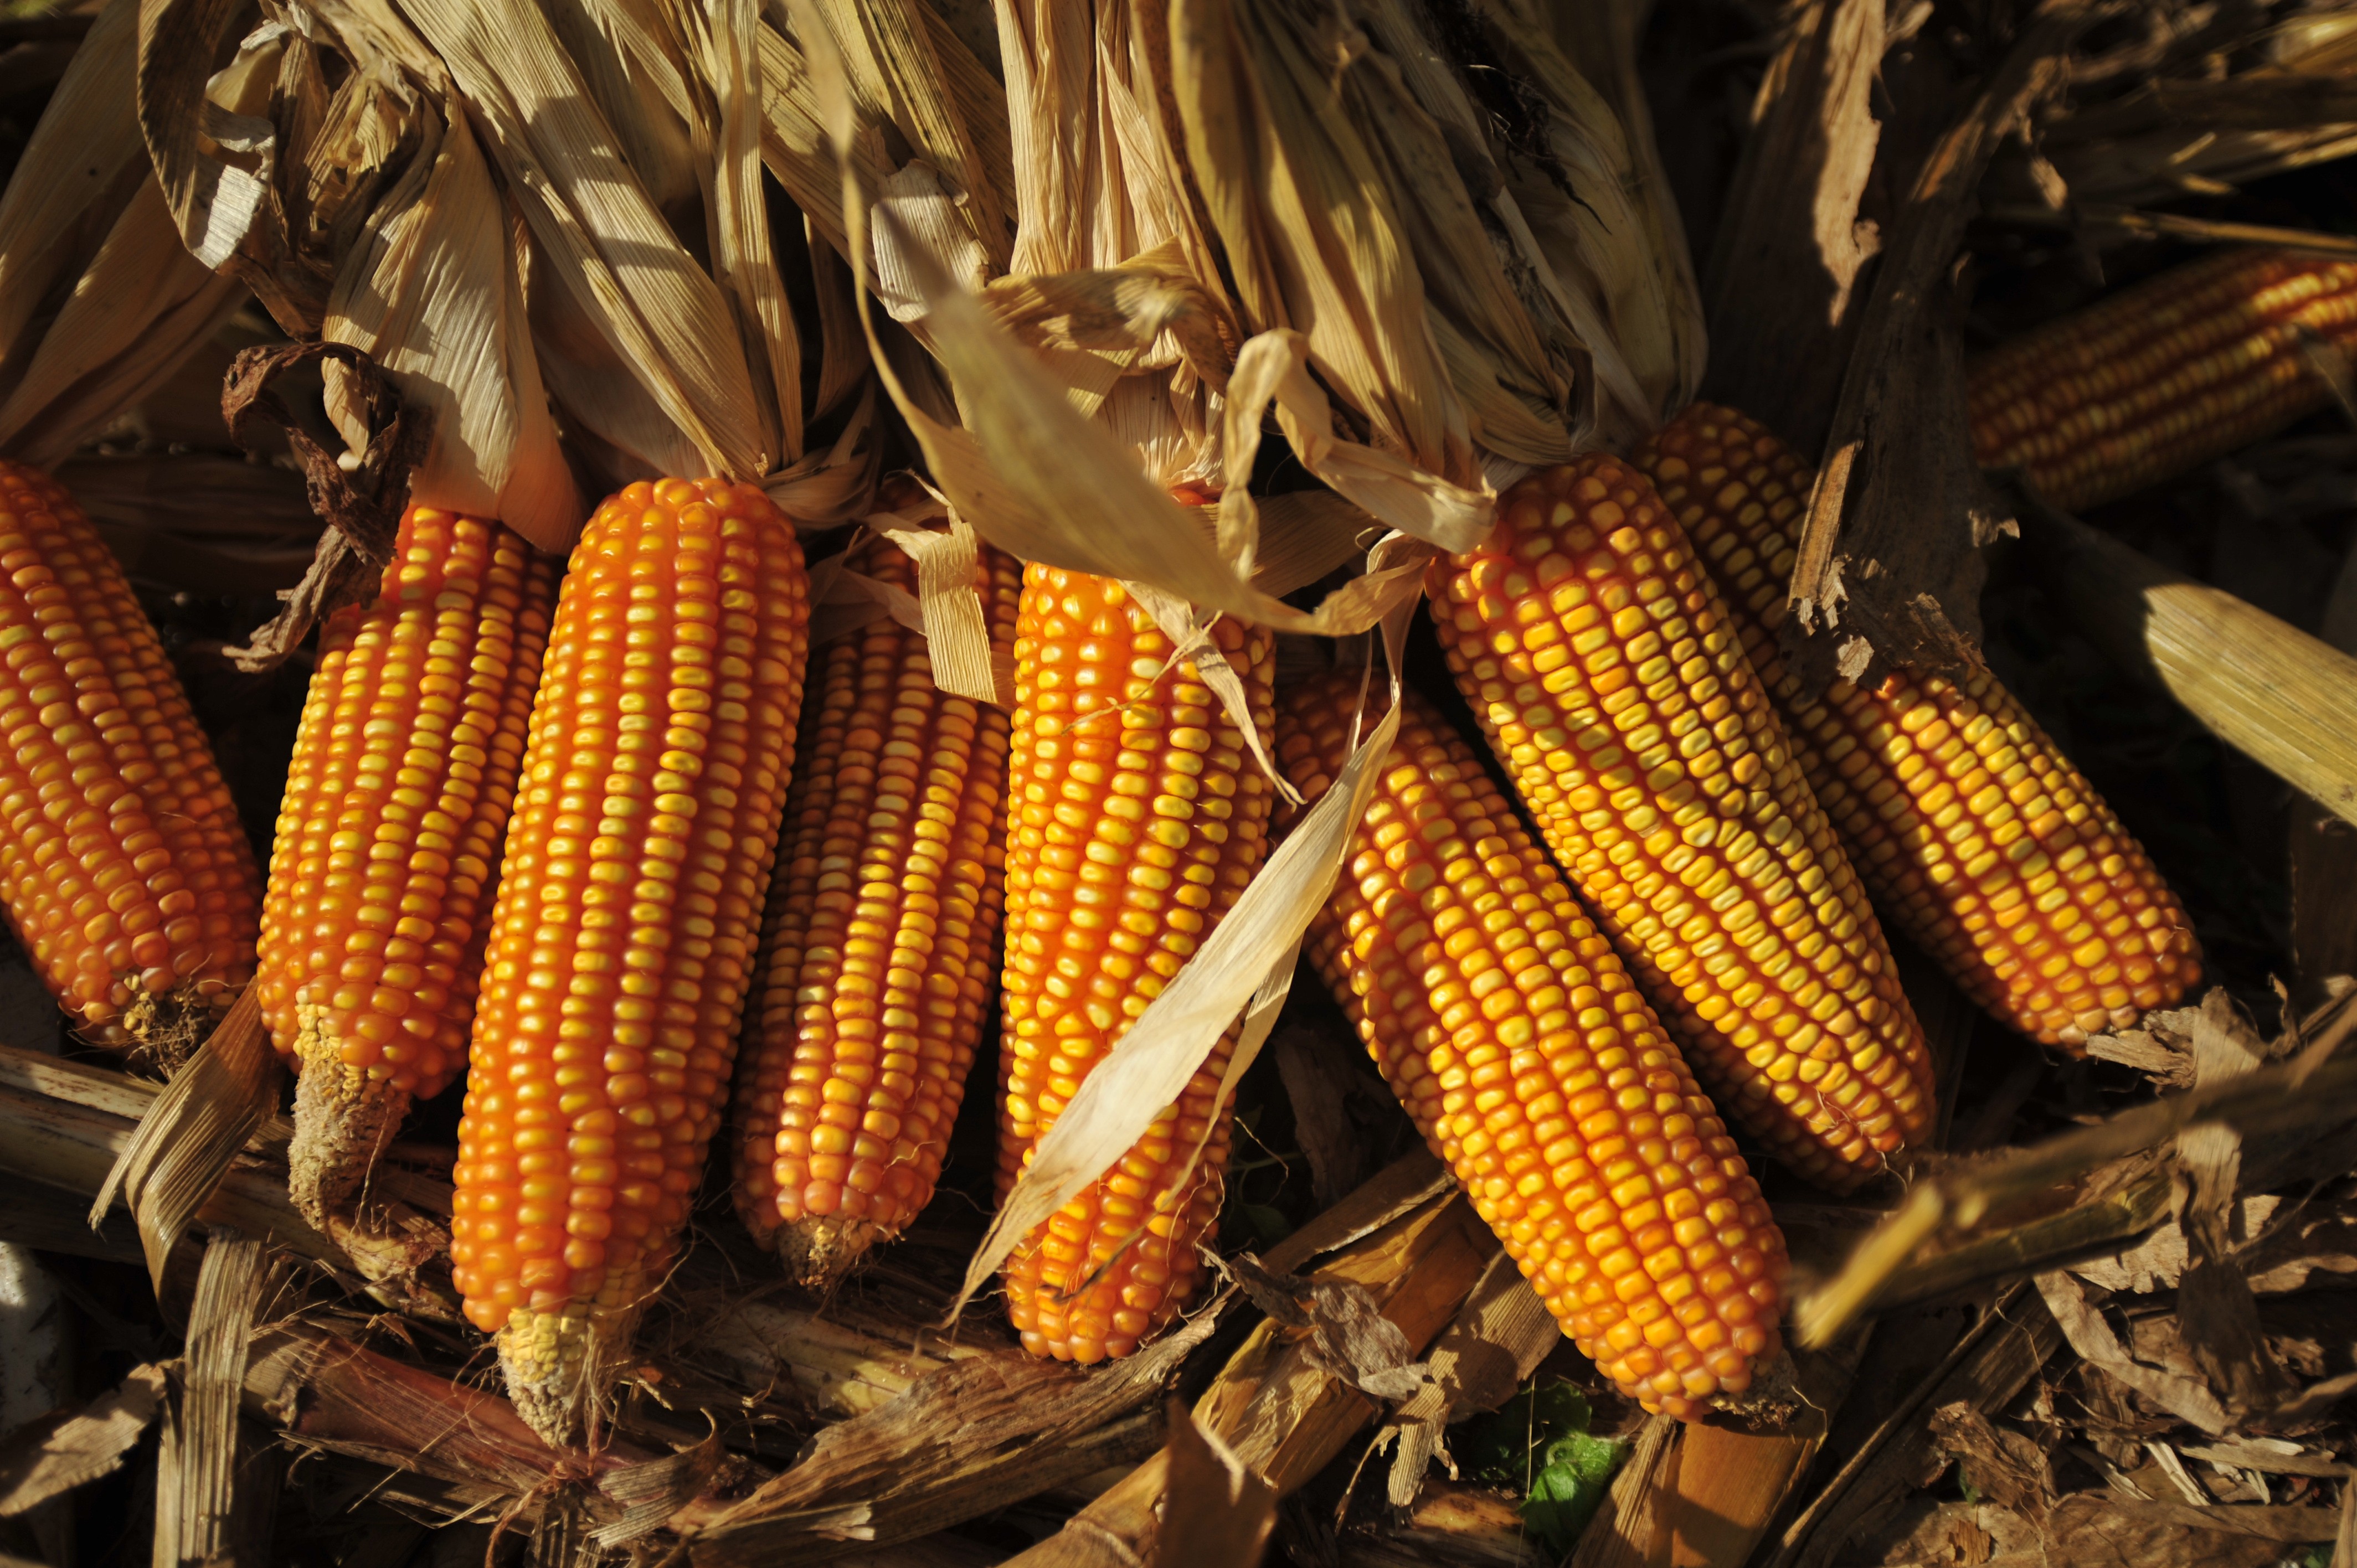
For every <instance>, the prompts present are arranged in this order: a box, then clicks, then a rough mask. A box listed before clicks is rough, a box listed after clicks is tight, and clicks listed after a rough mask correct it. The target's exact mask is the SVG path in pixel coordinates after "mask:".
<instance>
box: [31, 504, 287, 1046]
mask: <svg viewBox="0 0 2357 1568" xmlns="http://www.w3.org/2000/svg"><path fill="white" fill-rule="evenodd" d="M0 574H5V575H0V654H5V663H0V725H5V734H6V736H7V743H8V744H7V752H6V757H7V762H8V767H7V769H6V778H5V793H0V820H5V823H6V829H7V833H8V838H9V843H8V851H9V853H8V854H5V856H0V898H5V903H6V906H7V911H8V922H9V925H10V927H11V929H13V930H14V931H15V932H16V938H17V940H18V941H19V942H20V943H22V944H23V946H24V949H25V950H26V952H27V954H29V955H30V956H31V958H32V961H33V965H34V968H35V969H37V970H38V972H39V973H40V976H41V979H42V980H43V981H44V982H45V983H47V984H48V988H49V991H50V993H51V994H52V995H54V996H56V997H57V999H58V1001H59V1004H61V1005H62V1006H63V1007H64V1008H65V1010H66V1012H67V1013H68V1014H69V1015H70V1016H71V1017H72V1018H73V1019H74V1021H75V1023H76V1025H77V1026H79V1027H80V1029H81V1033H82V1034H83V1035H84V1036H87V1037H88V1038H90V1039H91V1040H93V1041H95V1042H96V1043H98V1044H101V1045H106V1046H113V1047H117V1048H119V1049H132V1050H135V1051H137V1052H138V1053H139V1054H141V1055H143V1056H145V1057H146V1058H149V1059H150V1060H151V1061H153V1062H155V1063H156V1064H157V1065H159V1066H162V1067H166V1068H171V1067H177V1066H178V1064H179V1062H180V1061H181V1060H182V1059H183V1058H186V1057H188V1055H189V1054H190V1053H191V1052H193V1051H194V1050H195V1049H196V1048H197V1047H198V1046H199V1045H200V1044H202V1043H203V1041H204V1038H205V1036H207V1035H209V1034H210V1033H211V1031H212V1026H213V1025H214V1024H215V1023H216V1022H218V1021H219V1018H220V1016H221V1014H222V1013H224V1012H226V1011H227V1010H228V1007H229V1005H230V1004H231V1002H232V1001H233V1000H234V999H235V998H236V996H237V994H238V993H239V992H240V991H242V989H243V988H244V986H245V983H246V982H247V981H248V980H250V979H251V978H252V977H253V949H254V936H255V931H256V929H257V926H258V924H259V919H260V913H261V906H262V875H261V871H260V869H259V868H258V867H257V866H256V865H255V864H254V859H253V846H252V845H251V844H249V843H247V842H246V837H245V832H244V829H243V828H242V826H241V825H240V824H239V822H238V820H237V811H236V809H235V807H234V806H233V805H232V804H231V800H230V794H229V787H228V786H227V785H226V784H225V783H224V782H223V781H222V779H221V769H220V768H219V766H218V765H217V764H216V763H215V762H214V760H213V754H212V747H211V746H210V744H209V743H208V742H207V740H206V739H205V735H204V731H203V730H201V729H200V728H199V727H198V725H197V721H196V716H195V714H194V713H193V712H192V711H191V710H190V709H189V706H188V695H187V693H185V692H183V691H182V690H181V688H180V681H179V677H178V675H177V674H176V673H175V672H174V671H173V669H172V665H171V661H170V660H168V659H167V657H166V656H165V653H164V647H163V644H162V642H161V641H160V640H159V639H157V638H156V628H155V627H154V626H152V625H151V624H150V623H149V622H148V619H147V617H146V614H145V611H143V610H142V609H141V608H140V607H139V601H138V600H137V598H135V596H133V594H132V592H131V585H130V583H129V581H128V580H127V579H125V578H124V575H123V569H122V567H121V566H120V565H118V564H116V562H115V559H114V556H113V552H111V551H109V550H108V549H107V547H106V544H105V542H104V541H102V540H101V539H100V538H99V536H98V533H97V531H96V530H94V529H92V528H91V525H90V521H89V519H88V518H86V517H85V516H84V515H83V514H82V510H81V507H80V506H78V505H76V504H75V502H74V500H73V498H72V497H70V495H68V494H67V493H66V491H65V489H64V487H62V486H60V485H59V483H58V482H57V481H56V480H55V479H52V478H49V476H48V475H47V474H45V473H43V472H42V471H40V470H39V469H38V468H35V467H30V466H28V465H26V464H22V463H10V462H0Z"/></svg>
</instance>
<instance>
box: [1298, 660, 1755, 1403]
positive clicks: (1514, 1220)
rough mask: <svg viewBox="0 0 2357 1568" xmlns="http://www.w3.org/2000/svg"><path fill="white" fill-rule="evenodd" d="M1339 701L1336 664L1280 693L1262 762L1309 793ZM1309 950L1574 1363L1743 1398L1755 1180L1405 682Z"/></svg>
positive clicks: (1540, 863) (1532, 853)
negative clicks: (1402, 700)
mask: <svg viewBox="0 0 2357 1568" xmlns="http://www.w3.org/2000/svg"><path fill="white" fill-rule="evenodd" d="M1358 702H1359V680H1358V678H1357V676H1355V675H1352V674H1348V673H1341V674H1337V675H1332V676H1327V677H1323V678H1320V679H1318V680H1316V681H1313V682H1306V683H1304V684H1302V685H1300V686H1298V687H1297V688H1295V689H1294V690H1292V691H1291V692H1289V693H1287V694H1286V697H1285V699H1284V700H1283V702H1282V703H1280V705H1279V707H1278V712H1277V732H1276V733H1277V745H1278V751H1277V757H1278V766H1279V767H1281V768H1283V769H1284V770H1285V774H1286V778H1288V779H1292V780H1293V782H1294V785H1295V787H1296V788H1297V789H1300V790H1301V791H1302V792H1303V794H1304V796H1305V797H1306V798H1308V799H1311V800H1314V799H1316V797H1317V796H1318V794H1319V793H1321V792H1323V791H1324V789H1326V788H1327V787H1328V785H1329V784H1330V783H1331V781H1332V780H1333V779H1334V777H1335V775H1336V774H1337V773H1338V772H1340V769H1341V766H1342V763H1343V761H1344V759H1345V757H1346V755H1347V749H1348V747H1349V745H1350V740H1351V711H1352V709H1353V708H1354V707H1356V706H1357V704H1358ZM1376 716H1377V715H1376V714H1374V713H1372V712H1369V713H1368V714H1365V717H1364V722H1363V723H1362V724H1361V732H1362V733H1363V730H1364V729H1365V727H1366V725H1369V724H1372V722H1373V720H1374V718H1375V717H1376ZM1308 946H1309V955H1310V958H1311V959H1312V961H1315V962H1316V964H1317V966H1318V974H1319V975H1320V976H1322V977H1323V978H1324V980H1325V982H1326V983H1327V985H1328V987H1329V989H1331V990H1332V992H1333V993H1334V995H1335V997H1336V999H1337V1000H1339V1001H1340V1003H1341V1004H1342V1007H1343V1010H1344V1011H1345V1012H1347V1013H1349V1014H1350V1015H1351V1023H1352V1024H1353V1025H1355V1026H1357V1028H1358V1031H1359V1036H1360V1038H1361V1039H1362V1040H1364V1041H1365V1042H1366V1044H1367V1049H1368V1051H1369V1052H1370V1053H1371V1054H1372V1056H1373V1057H1374V1058H1375V1065H1376V1066H1377V1067H1378V1068H1380V1069H1383V1077H1384V1078H1385V1079H1388V1080H1389V1081H1390V1083H1391V1086H1392V1088H1393V1090H1394V1091H1395V1092H1396V1093H1397V1094H1398V1095H1399V1097H1400V1103H1401V1104H1403V1105H1405V1106H1406V1107H1407V1111H1408V1114H1409V1115H1410V1116H1411V1117H1412V1118H1413V1119H1414V1120H1415V1125H1416V1130H1417V1131H1418V1132H1420V1133H1423V1134H1424V1137H1425V1141H1426V1143H1428V1144H1431V1145H1432V1148H1433V1152H1434V1153H1435V1154H1437V1155H1439V1156H1440V1157H1441V1158H1442V1159H1443V1160H1445V1161H1446V1162H1448V1165H1449V1167H1450V1168H1451V1169H1452V1170H1454V1171H1455V1172H1456V1173H1457V1179H1458V1181H1459V1182H1460V1183H1462V1184H1463V1185H1464V1187H1465V1190H1466V1192H1467V1193H1468V1194H1469V1195H1470V1196H1471V1197H1472V1199H1473V1204H1474V1207H1475V1208H1478V1209H1480V1213H1481V1218H1482V1219H1486V1220H1488V1221H1489V1223H1490V1228H1491V1230H1495V1231H1496V1232H1497V1233H1498V1237H1499V1239H1500V1240H1502V1241H1504V1242H1505V1244H1506V1251H1508V1252H1509V1253H1510V1254H1512V1257H1513V1260H1514V1262H1516V1263H1517V1264H1518V1265H1519V1266H1520V1267H1521V1269H1522V1271H1523V1277H1524V1278H1526V1279H1528V1280H1529V1281H1530V1282H1531V1283H1532V1285H1533V1286H1534V1288H1535V1289H1536V1290H1537V1291H1538V1293H1539V1294H1540V1296H1541V1297H1542V1298H1544V1300H1545V1302H1546V1304H1547V1310H1548V1311H1549V1312H1551V1313H1553V1314H1554V1315H1555V1321H1556V1322H1557V1323H1559V1324H1561V1325H1562V1326H1563V1331H1564V1332H1565V1333H1566V1334H1567V1335H1569V1336H1571V1337H1572V1339H1573V1341H1574V1342H1575V1343H1577V1345H1578V1347H1579V1348H1580V1351H1581V1353H1582V1354H1584V1355H1586V1356H1587V1357H1588V1358H1590V1359H1593V1360H1594V1361H1595V1362H1596V1364H1597V1365H1598V1368H1600V1369H1602V1370H1603V1372H1604V1373H1605V1375H1606V1376H1608V1377H1609V1378H1610V1379H1612V1380H1613V1381H1614V1382H1615V1383H1617V1384H1619V1385H1620V1391H1622V1392H1623V1393H1625V1394H1627V1395H1628V1396H1629V1397H1631V1399H1635V1400H1639V1401H1641V1402H1643V1404H1644V1406H1645V1408H1646V1409H1648V1410H1666V1411H1668V1412H1670V1413H1671V1414H1673V1415H1676V1416H1679V1417H1681V1418H1685V1419H1692V1418H1693V1417H1695V1416H1696V1415H1699V1414H1701V1413H1702V1412H1703V1410H1704V1408H1705V1406H1706V1402H1709V1401H1711V1400H1713V1399H1714V1398H1717V1397H1719V1396H1732V1395H1736V1394H1739V1393H1741V1392H1743V1391H1745V1390H1746V1389H1747V1388H1749V1386H1750V1383H1751V1374H1752V1371H1753V1369H1755V1368H1756V1367H1758V1366H1759V1365H1760V1364H1761V1363H1762V1362H1763V1361H1765V1360H1766V1359H1768V1358H1770V1357H1771V1356H1773V1355H1774V1354H1775V1353H1776V1348H1777V1334H1776V1319H1777V1316H1778V1313H1779V1310H1780V1308H1781V1299H1782V1286H1783V1278H1784V1271H1785V1258H1784V1238H1783V1235H1782V1234H1781V1232H1780V1231H1779V1230H1777V1229H1776V1222H1775V1220H1773V1219H1770V1217H1769V1213H1768V1205H1767V1202H1766V1201H1765V1200H1764V1199H1763V1198H1762V1197H1760V1187H1759V1184H1758V1183H1757V1182H1755V1181H1754V1180H1753V1179H1752V1177H1751V1173H1750V1171H1749V1169H1748V1168H1746V1167H1745V1165H1744V1163H1743V1156H1742V1155H1739V1154H1738V1153H1737V1152H1736V1149H1735V1143H1734V1140H1733V1139H1731V1138H1729V1137H1728V1136H1727V1129H1726V1127H1725V1126H1724V1125H1723V1124H1722V1123H1721V1122H1720V1121H1719V1119H1718V1112H1717V1111H1716V1110H1714V1109H1713V1108H1712V1106H1711V1103H1710V1101H1709V1100H1708V1099H1707V1098H1706V1096H1705V1095H1704V1094H1703V1092H1702V1090H1700V1089H1699V1088H1697V1087H1696V1086H1695V1079H1694V1075H1693V1073H1692V1072H1691V1071H1689V1070H1688V1069H1687V1067H1686V1064H1685V1059H1684V1058H1683V1057H1681V1056H1679V1054H1678V1050H1677V1047H1675V1046H1674V1045H1672V1044H1671V1043H1670V1039H1669V1036H1668V1035H1667V1033H1666V1032H1665V1031H1664V1030H1663V1028H1662V1026H1661V1024H1660V1022H1659V1021H1658V1020H1657V1019H1656V1018H1655V1017H1654V1015H1653V1010H1652V1008H1651V1007H1649V1006H1647V1005H1646V1004H1645V999H1644V998H1643V997H1642V996H1641V995H1639V994H1638V992H1637V988H1636V986H1635V985H1634V984H1633V983H1631V981H1630V979H1629V975H1628V972H1627V971H1626V970H1624V969H1622V968H1621V966H1620V959H1619V958H1618V957H1617V956H1615V955H1614V953H1613V951H1612V947H1611V944H1610V943H1609V942H1608V941H1607V940H1605V939H1604V937H1603V936H1602V935H1601V934H1599V933H1598V930H1597V929H1596V927H1595V926H1594V925H1593V924H1592V923H1591V922H1590V921H1589V920H1588V918H1587V913H1586V911H1584V910H1583V909H1581V908H1580V907H1579V904H1578V901H1577V899H1576V898H1574V897H1573V896H1572V892H1571V888H1570V886H1568V885H1567V884H1566V883H1565V881H1564V879H1563V876H1562V875H1561V874H1560V873H1559V872H1557V871H1556V870H1555V865H1554V864H1553V863H1552V862H1550V861H1549V860H1548V859H1547V857H1546V855H1545V854H1544V852H1543V851H1541V850H1540V848H1539V847H1538V845H1536V844H1535V843H1532V842H1531V839H1530V836H1529V835H1528V834H1527V833H1525V832H1523V827H1522V824H1521V823H1520V822H1517V821H1516V820H1515V817H1514V814H1513V811H1512V809H1510V808H1509V807H1508V806H1507V804H1506V801H1505V798H1504V797H1503V796H1501V794H1499V792H1498V789H1497V786H1496V785H1494V784H1492V783H1491V781H1490V779H1489V776H1488V775H1487V774H1485V773H1484V772H1483V771H1482V770H1481V764H1480V760H1479V759H1478V758H1477V757H1475V756H1474V755H1473V749H1472V747H1471V746H1468V745H1467V744H1466V743H1465V741H1464V740H1463V738H1462V737H1460V736H1458V734H1457V733H1456V732H1455V731H1454V730H1452V729H1450V728H1449V727H1448V722H1447V721H1446V720H1444V719H1442V718H1441V717H1440V715H1439V714H1436V713H1434V712H1433V711H1432V710H1431V709H1430V708H1429V707H1428V706H1426V703H1424V701H1423V699H1421V698H1419V697H1416V696H1415V695H1414V694H1413V693H1411V694H1410V695H1409V697H1408V699H1407V711H1406V712H1405V714H1403V715H1402V718H1401V723H1400V732H1399V738H1398V739H1397V740H1396V741H1394V743H1393V745H1392V750H1391V755H1390V757H1388V758H1387V759H1386V760H1385V762H1384V765H1383V774H1382V776H1381V778H1380V779H1379V780H1378V781H1377V783H1376V786H1375V794H1374V799H1373V800H1372V802H1371V803H1370V804H1369V806H1368V808H1367V815H1366V818H1365V820H1364V821H1363V822H1361V823H1360V825H1359V829H1358V832H1357V833H1356V834H1355V835H1354V836H1353V838H1352V840H1351V858H1350V860H1349V862H1348V864H1347V866H1346V869H1345V872H1344V875H1343V876H1342V878H1341V880H1340V883H1339V884H1337V886H1336V887H1335V890H1334V897H1333V899H1332V900H1331V901H1330V902H1329V904H1328V905H1327V906H1326V908H1324V909H1323V910H1321V911H1320V912H1319V913H1318V917H1317V918H1316V919H1314V920H1313V921H1312V922H1311V923H1310V927H1309V940H1308Z"/></svg>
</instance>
